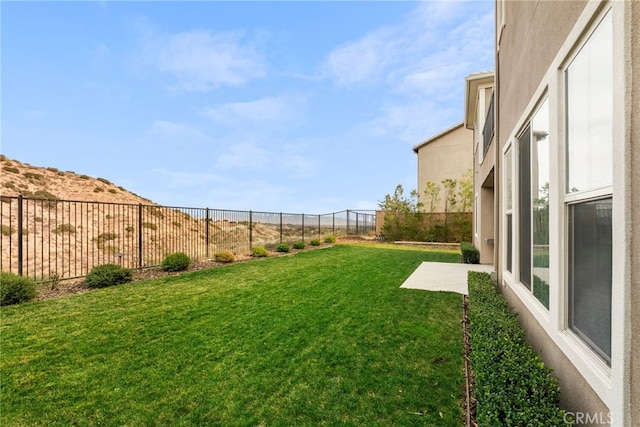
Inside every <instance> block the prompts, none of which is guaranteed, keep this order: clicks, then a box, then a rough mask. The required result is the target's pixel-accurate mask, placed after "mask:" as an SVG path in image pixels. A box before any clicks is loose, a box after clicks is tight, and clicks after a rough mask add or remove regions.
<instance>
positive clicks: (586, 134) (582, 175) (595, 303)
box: [565, 12, 613, 363]
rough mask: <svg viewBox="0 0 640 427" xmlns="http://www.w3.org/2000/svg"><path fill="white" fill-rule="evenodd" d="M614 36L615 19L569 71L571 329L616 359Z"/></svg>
mask: <svg viewBox="0 0 640 427" xmlns="http://www.w3.org/2000/svg"><path fill="white" fill-rule="evenodd" d="M612 37H613V34H612V18H611V12H608V13H607V15H606V16H605V17H604V18H603V19H602V21H601V22H600V23H599V25H598V26H597V28H596V29H595V30H594V32H593V33H592V34H591V36H590V37H589V39H588V40H587V41H586V42H585V44H584V45H583V46H582V48H581V49H580V50H579V52H578V53H577V54H576V56H575V58H573V60H572V61H571V63H570V64H569V66H568V67H567V69H566V71H565V80H566V89H567V91H566V101H567V102H566V120H567V153H566V157H567V171H566V177H567V180H566V181H567V186H566V194H565V203H566V206H567V208H566V211H567V226H568V227H567V238H568V239H567V240H568V247H567V251H568V254H567V258H568V269H569V271H568V274H567V277H568V288H569V301H568V316H569V318H568V326H569V328H570V330H571V331H573V332H575V333H576V334H577V335H578V336H579V337H581V338H582V339H583V340H584V342H586V343H587V344H588V345H589V346H591V347H592V348H593V349H594V351H595V352H596V353H598V354H599V355H601V356H602V357H603V358H604V359H605V360H606V361H607V362H608V363H610V359H611V285H612V278H611V277H612V267H611V264H612V222H611V219H612V203H611V201H612V187H611V185H612V181H613V178H612V176H613V171H612V160H611V159H612V147H613V141H612V138H613V136H612V129H613V124H612V123H613V113H612V111H613V95H612V94H613V78H612V70H613V58H612V47H613V43H612V41H613V38H612Z"/></svg>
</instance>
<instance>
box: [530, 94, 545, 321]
mask: <svg viewBox="0 0 640 427" xmlns="http://www.w3.org/2000/svg"><path fill="white" fill-rule="evenodd" d="M531 185H532V187H531V192H532V206H531V225H532V227H531V228H532V240H533V242H532V247H531V249H532V255H533V295H534V296H535V297H536V298H537V299H538V301H540V302H541V303H542V305H544V306H545V307H546V308H547V309H548V308H549V102H548V101H547V100H546V99H545V101H544V102H543V103H542V105H541V106H540V108H539V109H538V111H537V112H536V115H535V116H534V117H533V120H532V121H531Z"/></svg>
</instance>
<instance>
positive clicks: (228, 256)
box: [213, 251, 236, 263]
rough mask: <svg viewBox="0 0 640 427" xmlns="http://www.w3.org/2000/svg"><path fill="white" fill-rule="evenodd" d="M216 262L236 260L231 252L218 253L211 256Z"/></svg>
mask: <svg viewBox="0 0 640 427" xmlns="http://www.w3.org/2000/svg"><path fill="white" fill-rule="evenodd" d="M213 257H214V259H215V260H216V262H224V263H229V262H234V261H235V260H236V256H235V255H234V254H233V252H231V251H220V252H216V253H215V255H214V256H213Z"/></svg>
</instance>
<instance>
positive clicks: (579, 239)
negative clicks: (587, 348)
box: [569, 197, 612, 362]
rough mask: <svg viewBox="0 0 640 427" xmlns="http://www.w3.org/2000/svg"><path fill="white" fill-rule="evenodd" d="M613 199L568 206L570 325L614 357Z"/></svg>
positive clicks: (604, 355) (598, 350)
mask: <svg viewBox="0 0 640 427" xmlns="http://www.w3.org/2000/svg"><path fill="white" fill-rule="evenodd" d="M611 215H612V212H611V198H610V197H609V198H606V199H602V200H595V201H590V202H582V203H576V204H573V205H571V206H570V208H569V256H570V258H569V283H570V286H569V325H570V326H571V328H572V329H573V331H574V332H576V333H577V334H578V335H579V336H580V337H581V338H583V339H584V340H585V341H586V342H587V343H588V344H589V345H591V346H592V347H593V348H594V349H595V350H596V351H597V352H598V353H599V354H601V355H602V356H603V357H604V359H605V360H606V361H608V362H609V361H610V358H611V274H612V271H611V257H612V255H611V254H612V247H611V228H612V224H611Z"/></svg>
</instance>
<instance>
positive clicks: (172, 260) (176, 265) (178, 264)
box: [162, 252, 191, 271]
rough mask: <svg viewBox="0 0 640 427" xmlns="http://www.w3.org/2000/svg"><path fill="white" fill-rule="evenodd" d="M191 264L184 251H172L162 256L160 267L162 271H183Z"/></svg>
mask: <svg viewBox="0 0 640 427" xmlns="http://www.w3.org/2000/svg"><path fill="white" fill-rule="evenodd" d="M189 264H191V258H189V255H187V254H185V253H184V252H174V253H172V254H169V255H167V256H165V257H164V259H163V260H162V269H163V270H164V271H184V270H186V269H187V268H188V267H189Z"/></svg>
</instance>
